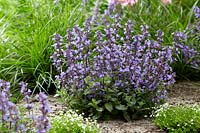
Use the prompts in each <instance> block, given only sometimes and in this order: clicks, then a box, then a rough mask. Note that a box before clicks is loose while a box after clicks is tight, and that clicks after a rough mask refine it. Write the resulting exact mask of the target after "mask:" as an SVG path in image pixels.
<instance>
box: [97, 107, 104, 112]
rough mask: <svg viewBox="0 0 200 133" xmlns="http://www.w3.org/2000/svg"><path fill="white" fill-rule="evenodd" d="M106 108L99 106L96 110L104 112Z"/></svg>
mask: <svg viewBox="0 0 200 133" xmlns="http://www.w3.org/2000/svg"><path fill="white" fill-rule="evenodd" d="M103 110H104V109H103V108H101V107H97V108H96V111H98V112H102V111H103Z"/></svg>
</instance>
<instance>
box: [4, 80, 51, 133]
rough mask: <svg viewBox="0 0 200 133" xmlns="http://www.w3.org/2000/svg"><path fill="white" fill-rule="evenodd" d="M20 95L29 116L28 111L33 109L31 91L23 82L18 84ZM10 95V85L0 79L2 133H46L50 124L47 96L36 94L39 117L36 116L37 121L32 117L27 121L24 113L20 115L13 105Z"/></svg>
mask: <svg viewBox="0 0 200 133" xmlns="http://www.w3.org/2000/svg"><path fill="white" fill-rule="evenodd" d="M20 86H21V93H22V95H23V96H24V99H25V102H26V105H25V108H26V109H27V111H28V114H26V113H25V115H29V116H30V111H31V109H32V108H33V104H32V103H31V97H30V94H31V91H30V90H29V89H28V88H27V84H26V83H24V82H21V83H20ZM10 97H11V93H10V83H9V82H6V81H4V80H1V79H0V116H1V119H0V124H1V126H0V130H1V131H2V132H16V133H25V132H37V133H46V132H47V131H48V130H49V129H50V124H49V120H48V116H47V115H48V113H49V111H50V108H49V105H48V100H47V96H46V95H45V94H44V93H39V94H38V97H37V98H38V100H39V102H40V104H41V106H40V108H39V110H40V111H41V114H42V115H41V116H38V118H37V119H34V117H33V116H31V117H30V119H31V120H32V121H30V119H27V117H26V116H24V113H20V111H19V110H18V108H17V105H16V104H14V103H13V102H12V101H11V100H10Z"/></svg>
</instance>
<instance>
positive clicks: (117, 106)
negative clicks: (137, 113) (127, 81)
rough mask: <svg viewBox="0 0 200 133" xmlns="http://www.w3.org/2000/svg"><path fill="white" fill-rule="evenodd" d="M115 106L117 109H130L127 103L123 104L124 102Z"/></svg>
mask: <svg viewBox="0 0 200 133" xmlns="http://www.w3.org/2000/svg"><path fill="white" fill-rule="evenodd" d="M115 108H116V109H117V110H127V109H128V108H127V107H126V106H125V105H122V104H119V105H116V106H115Z"/></svg>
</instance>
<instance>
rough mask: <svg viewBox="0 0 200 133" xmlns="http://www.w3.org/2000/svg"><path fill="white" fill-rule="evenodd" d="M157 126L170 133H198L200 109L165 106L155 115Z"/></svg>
mask: <svg viewBox="0 0 200 133" xmlns="http://www.w3.org/2000/svg"><path fill="white" fill-rule="evenodd" d="M153 117H154V122H155V124H156V125H157V126H158V127H160V128H161V129H164V130H166V131H169V132H175V133H178V132H179V133H180V132H181V133H188V132H192V133H197V132H199V130H200V126H199V125H200V107H199V106H197V105H178V106H173V105H168V104H164V105H162V106H161V107H160V108H159V109H157V110H156V111H155V112H154V113H153Z"/></svg>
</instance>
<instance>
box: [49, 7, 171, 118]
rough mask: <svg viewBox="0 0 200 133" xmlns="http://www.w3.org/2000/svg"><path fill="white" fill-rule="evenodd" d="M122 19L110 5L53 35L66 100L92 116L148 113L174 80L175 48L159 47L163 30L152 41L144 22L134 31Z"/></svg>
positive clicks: (55, 59)
mask: <svg viewBox="0 0 200 133" xmlns="http://www.w3.org/2000/svg"><path fill="white" fill-rule="evenodd" d="M123 21H124V18H123V17H121V15H119V14H111V13H110V9H109V10H108V11H107V12H106V13H105V14H104V15H102V16H100V17H99V18H95V20H93V19H92V20H91V19H90V18H89V19H87V20H86V22H85V24H84V26H82V27H80V26H75V27H73V28H72V29H69V30H67V34H66V35H65V36H63V37H62V36H61V35H59V34H56V35H55V38H54V40H55V44H54V48H55V51H54V54H53V55H52V57H51V58H52V60H53V63H54V65H55V67H56V69H57V71H58V75H57V76H56V79H57V81H59V85H60V87H61V88H63V89H65V90H66V92H67V94H68V96H69V97H70V98H69V97H68V104H69V105H70V106H71V107H72V108H75V109H78V110H80V111H83V112H84V113H85V114H86V115H90V116H93V118H107V117H110V116H112V117H114V116H120V115H119V114H123V116H124V118H125V119H127V120H129V119H134V118H137V117H138V116H144V115H146V114H148V113H149V111H151V107H153V106H155V104H159V103H161V102H162V101H163V100H164V99H165V98H166V89H167V88H168V87H169V86H170V85H172V84H173V83H174V82H175V80H174V77H175V74H174V73H173V72H172V68H171V67H170V66H169V62H171V61H172V49H171V48H170V47H162V45H161V44H162V36H163V32H162V31H160V30H159V31H158V32H157V34H156V38H157V40H152V39H150V38H152V37H151V35H150V34H149V32H148V27H147V26H146V25H142V26H141V34H139V35H135V34H134V28H133V27H134V24H133V22H132V21H127V23H125V24H122V22H123Z"/></svg>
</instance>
